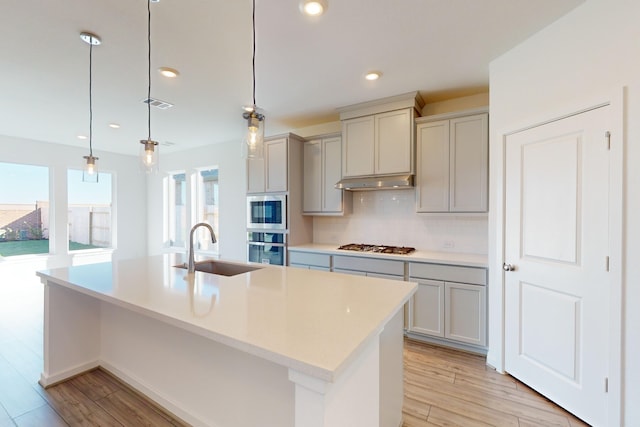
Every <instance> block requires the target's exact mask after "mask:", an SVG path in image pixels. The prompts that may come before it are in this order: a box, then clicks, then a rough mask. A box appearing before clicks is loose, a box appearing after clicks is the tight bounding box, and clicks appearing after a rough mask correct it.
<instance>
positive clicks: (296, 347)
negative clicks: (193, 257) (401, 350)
mask: <svg viewBox="0 0 640 427" xmlns="http://www.w3.org/2000/svg"><path fill="white" fill-rule="evenodd" d="M182 261H183V260H182V259H181V258H180V255H175V254H171V255H169V254H168V255H160V256H154V257H147V258H140V259H133V260H120V261H114V262H108V263H99V264H89V265H81V266H73V267H68V268H59V269H52V270H44V271H40V272H38V275H39V276H40V277H42V278H43V279H46V280H48V281H51V282H54V283H56V284H58V285H61V286H64V287H67V288H70V289H73V290H75V291H77V292H81V293H84V294H87V295H90V296H92V297H95V298H98V299H100V300H102V301H106V302H109V303H113V304H116V305H118V306H120V307H124V308H127V309H129V310H131V311H134V312H137V313H140V314H144V315H147V316H149V317H152V318H155V319H158V320H161V321H164V322H167V323H169V324H172V325H174V326H177V327H180V328H183V329H186V330H189V331H192V332H193V333H196V334H199V335H202V336H205V337H207V338H209V339H212V340H215V341H218V342H221V343H223V344H225V345H229V346H231V347H233V348H236V349H239V350H241V351H245V352H247V353H250V354H253V355H255V356H258V357H261V358H264V359H267V360H270V361H272V362H275V363H277V364H280V365H283V366H286V367H288V368H291V369H294V370H297V371H300V372H303V373H306V374H308V375H311V376H314V377H317V378H320V379H323V380H325V381H333V380H334V379H335V378H336V376H337V375H339V373H340V372H341V370H342V369H343V368H345V367H346V365H347V364H348V362H350V361H351V360H353V359H354V358H355V357H357V355H358V354H359V350H361V349H362V348H364V346H365V345H366V344H367V343H368V341H369V340H370V339H371V338H373V337H374V336H375V335H376V334H378V333H379V332H380V331H381V330H382V328H383V327H384V325H385V324H386V323H387V322H388V321H389V320H390V319H391V318H392V317H393V315H394V314H395V313H396V312H397V311H398V310H400V309H401V308H402V306H403V304H404V303H405V302H407V300H408V299H409V298H410V296H411V295H412V294H413V293H414V292H415V290H416V288H417V285H416V284H415V283H411V282H399V281H394V280H385V279H377V278H365V277H358V276H350V275H342V274H334V273H327V272H321V271H313V270H304V269H299V268H288V267H279V266H262V265H259V266H260V267H263V268H261V269H260V270H256V271H252V272H249V273H245V274H240V275H236V276H232V277H225V276H218V275H213V274H208V273H202V272H196V273H194V274H192V275H188V274H187V273H186V270H184V269H179V268H175V267H174V265H176V264H180V263H182Z"/></svg>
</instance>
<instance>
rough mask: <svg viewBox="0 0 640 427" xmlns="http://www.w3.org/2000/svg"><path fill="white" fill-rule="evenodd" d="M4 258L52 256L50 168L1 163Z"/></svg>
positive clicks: (0, 247)
mask: <svg viewBox="0 0 640 427" xmlns="http://www.w3.org/2000/svg"><path fill="white" fill-rule="evenodd" d="M0 182H2V191H0V256H3V257H8V256H14V255H29V254H43V253H49V168H47V167H44V166H32V165H22V164H14V163H0Z"/></svg>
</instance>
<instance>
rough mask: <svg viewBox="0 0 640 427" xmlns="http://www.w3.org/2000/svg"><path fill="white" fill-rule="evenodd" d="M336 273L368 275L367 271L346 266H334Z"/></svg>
mask: <svg viewBox="0 0 640 427" xmlns="http://www.w3.org/2000/svg"><path fill="white" fill-rule="evenodd" d="M333 272H334V273H342V274H351V275H352V276H366V275H367V273H365V272H364V271H358V270H346V269H344V268H334V269H333Z"/></svg>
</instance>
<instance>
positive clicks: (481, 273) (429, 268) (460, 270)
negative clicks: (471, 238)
mask: <svg viewBox="0 0 640 427" xmlns="http://www.w3.org/2000/svg"><path fill="white" fill-rule="evenodd" d="M409 276H411V277H418V278H422V279H433V280H442V281H445V282H458V283H471V284H474V285H482V286H485V285H486V284H487V270H486V269H484V268H476V267H460V266H454V265H440V264H423V263H415V262H412V263H409Z"/></svg>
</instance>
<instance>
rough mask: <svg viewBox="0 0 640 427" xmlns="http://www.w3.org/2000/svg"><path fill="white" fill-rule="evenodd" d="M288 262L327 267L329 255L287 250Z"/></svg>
mask: <svg viewBox="0 0 640 427" xmlns="http://www.w3.org/2000/svg"><path fill="white" fill-rule="evenodd" d="M289 263H290V264H304V265H313V266H316V267H326V268H329V267H330V266H331V255H325V254H314V253H309V252H294V251H289Z"/></svg>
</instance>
